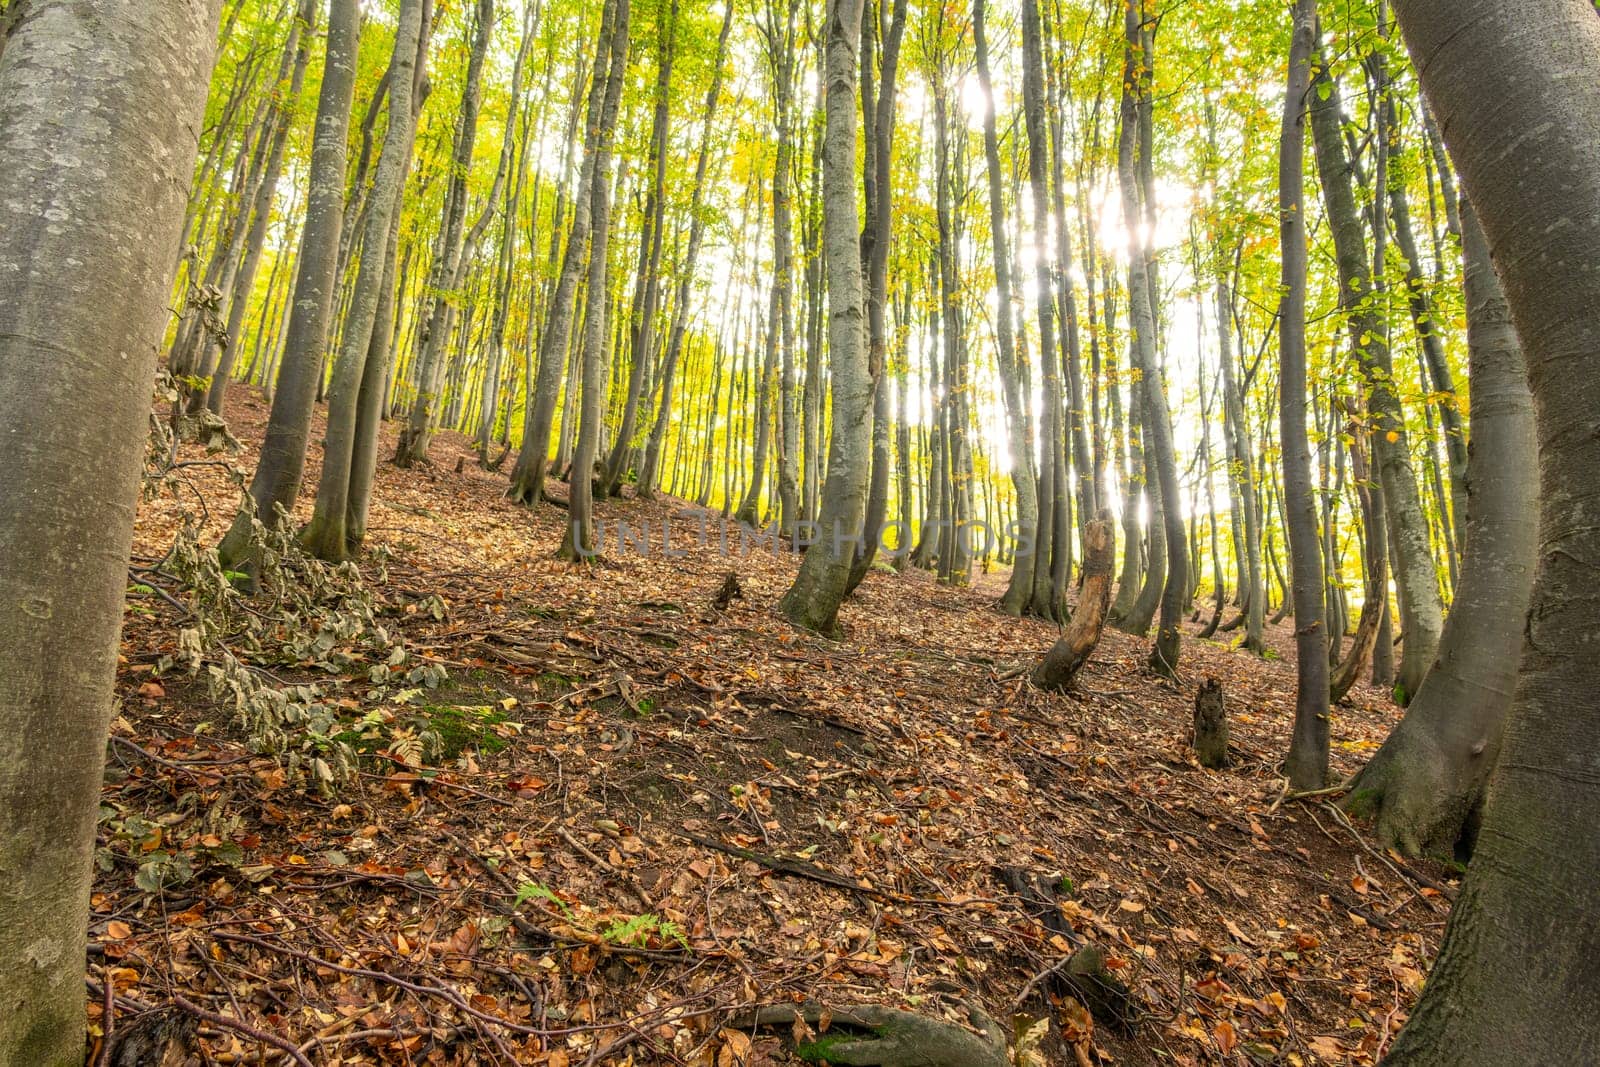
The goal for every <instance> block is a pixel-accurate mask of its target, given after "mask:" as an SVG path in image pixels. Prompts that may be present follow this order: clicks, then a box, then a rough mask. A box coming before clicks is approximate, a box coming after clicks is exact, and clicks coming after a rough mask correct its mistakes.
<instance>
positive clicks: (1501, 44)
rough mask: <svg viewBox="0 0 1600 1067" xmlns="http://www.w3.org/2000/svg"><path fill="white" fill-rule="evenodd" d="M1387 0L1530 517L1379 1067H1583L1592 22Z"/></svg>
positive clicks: (1594, 217)
mask: <svg viewBox="0 0 1600 1067" xmlns="http://www.w3.org/2000/svg"><path fill="white" fill-rule="evenodd" d="M1394 6H1395V11H1396V13H1397V14H1398V16H1399V20H1400V25H1401V28H1402V29H1403V30H1404V31H1405V35H1406V42H1407V44H1408V45H1409V46H1410V49H1411V54H1412V55H1413V56H1414V57H1415V60H1416V67H1417V70H1418V71H1419V72H1420V76H1421V80H1422V86H1423V89H1424V90H1425V91H1426V92H1427V95H1428V101H1429V103H1430V104H1431V105H1432V106H1433V111H1434V114H1435V115H1436V116H1437V117H1438V119H1439V126H1440V130H1441V132H1442V133H1443V135H1444V140H1445V143H1446V144H1447V145H1449V147H1450V151H1451V155H1452V156H1453V157H1454V159H1455V161H1456V164H1457V167H1458V170H1459V173H1460V176H1461V181H1462V188H1463V195H1464V197H1465V198H1466V199H1469V200H1470V201H1471V202H1472V204H1473V205H1474V206H1475V207H1476V208H1477V211H1478V216H1479V219H1480V220H1481V222H1482V224H1483V230H1484V234H1485V236H1486V237H1487V243H1488V247H1489V249H1490V251H1491V252H1492V254H1493V258H1494V262H1495V264H1496V266H1497V267H1498V268H1499V272H1500V279H1501V282H1502V283H1503V285H1504V288H1505V295H1506V299H1507V302H1508V304H1509V306H1510V309H1511V317H1512V321H1513V322H1514V324H1515V326H1516V328H1517V335H1518V337H1519V338H1520V340H1521V344H1522V350H1523V354H1524V356H1525V357H1526V361H1527V368H1528V381H1529V386H1530V387H1531V390H1532V394H1533V400H1534V414H1535V425H1536V428H1537V438H1538V444H1539V489H1540V493H1539V499H1540V508H1541V516H1540V526H1539V565H1538V570H1537V573H1536V578H1535V584H1534V589H1533V596H1532V600H1531V601H1530V611H1529V614H1528V621H1527V628H1526V630H1525V633H1524V638H1523V646H1522V661H1521V666H1520V668H1519V671H1518V675H1517V686H1516V695H1515V697H1514V698H1513V701H1512V706H1511V712H1510V715H1509V717H1508V718H1507V721H1506V725H1505V733H1504V737H1503V740H1502V742H1501V751H1500V758H1499V760H1498V762H1497V763H1496V765H1495V768H1494V771H1493V772H1492V775H1491V778H1490V782H1489V786H1488V790H1487V793H1486V798H1485V801H1484V808H1483V825H1482V829H1481V830H1480V832H1479V835H1478V843H1477V849H1476V852H1475V854H1474V856H1473V861H1472V866H1471V868H1470V869H1469V871H1468V872H1467V878H1466V882H1465V884H1464V885H1463V887H1462V891H1461V896H1460V897H1459V899H1458V900H1457V901H1456V905H1455V908H1454V910H1453V911H1452V913H1451V916H1450V923H1449V926H1448V927H1447V930H1446V934H1445V940H1444V945H1443V946H1442V948H1441V950H1440V954H1439V958H1438V961H1437V962H1436V964H1435V965H1434V969H1433V973H1432V974H1431V975H1430V977H1429V979H1428V984H1427V987H1426V988H1425V990H1424V991H1423V995H1422V999H1421V1000H1420V1001H1419V1002H1418V1003H1417V1006H1416V1008H1415V1009H1414V1010H1413V1012H1412V1015H1411V1020H1410V1022H1409V1023H1408V1024H1407V1026H1406V1029H1405V1031H1404V1032H1403V1033H1402V1034H1401V1035H1400V1037H1399V1038H1398V1039H1397V1040H1396V1042H1395V1045H1394V1048H1393V1050H1392V1051H1391V1052H1390V1056H1389V1060H1388V1062H1390V1063H1394V1064H1427V1065H1434V1064H1465V1063H1468V1062H1471V1063H1485V1062H1500V1063H1594V1062H1597V1061H1600V1030H1597V1029H1596V1027H1595V1025H1594V1018H1593V1012H1592V1011H1591V1010H1590V1008H1591V1006H1592V1005H1594V1004H1596V1003H1600V969H1597V968H1596V966H1595V958H1596V954H1597V953H1600V926H1597V921H1600V920H1597V916H1600V883H1597V881H1596V878H1595V872H1596V871H1597V870H1600V835H1597V834H1596V833H1595V832H1594V827H1595V823H1596V820H1597V819H1600V775H1597V774H1596V772H1595V751H1596V748H1597V747H1600V716H1597V715H1596V713H1595V708H1596V703H1595V698H1594V694H1595V692H1596V690H1597V689H1600V658H1597V657H1596V656H1595V654H1594V649H1593V647H1592V646H1593V641H1592V634H1593V631H1594V620H1595V618H1596V617H1597V616H1600V583H1597V582H1596V581H1595V566H1596V562H1595V561H1596V560H1597V559H1600V524H1597V523H1596V522H1595V521H1594V515H1595V514H1596V510H1597V508H1600V492H1597V489H1596V479H1595V471H1596V470H1600V437H1597V436H1596V434H1595V433H1594V415H1595V412H1596V411H1600V365H1597V363H1600V358H1597V353H1600V312H1597V310H1596V309H1600V272H1597V271H1596V270H1595V269H1594V267H1593V264H1594V262H1595V260H1596V256H1597V254H1600V170H1597V169H1596V168H1595V166H1594V145H1595V143H1596V141H1597V140H1600V81H1596V79H1595V78H1594V76H1593V75H1594V71H1595V70H1597V69H1600V18H1596V15H1595V9H1594V6H1593V5H1592V4H1591V3H1588V2H1586V0H1524V2H1523V3H1521V4H1517V5H1508V4H1504V3H1499V2H1494V0H1397V2H1396V3H1395V5H1394ZM1475 433H1476V431H1475ZM1473 447H1474V448H1475V449H1477V448H1480V447H1482V446H1481V444H1479V443H1477V442H1475V443H1474V446H1473ZM1468 550H1469V551H1475V549H1474V548H1473V545H1472V540H1471V536H1469V538H1468Z"/></svg>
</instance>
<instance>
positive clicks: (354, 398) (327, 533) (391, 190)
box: [300, 0, 423, 562]
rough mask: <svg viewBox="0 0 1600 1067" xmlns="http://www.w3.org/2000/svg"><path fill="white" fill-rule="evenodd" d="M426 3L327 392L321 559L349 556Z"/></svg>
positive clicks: (404, 36) (414, 19) (413, 36)
mask: <svg viewBox="0 0 1600 1067" xmlns="http://www.w3.org/2000/svg"><path fill="white" fill-rule="evenodd" d="M422 4H423V0H401V5H400V15H399V21H398V22H397V23H396V26H395V41H394V58H393V60H392V61H391V67H392V69H393V72H394V76H393V77H392V78H390V80H389V124H388V128H387V129H386V130H385V131H384V135H383V151H382V155H381V156H379V158H378V167H377V171H376V174H375V176H374V178H373V182H372V192H371V194H370V195H369V197H368V205H367V211H366V215H365V217H364V218H363V219H362V223H361V224H362V230H363V232H362V234H361V240H360V247H361V249H362V256H361V264H360V267H359V268H358V270H357V275H356V284H355V289H354V291H353V293H352V297H351V302H350V311H349V313H348V315H347V317H346V321H345V326H344V333H343V335H342V337H341V338H340V346H339V355H338V358H337V360H336V361H335V362H334V365H333V383H332V385H331V386H330V387H329V389H328V425H327V430H326V432H325V433H324V435H323V440H322V476H321V478H320V479H319V480H318V482H317V503H316V509H315V511H314V512H313V513H312V517H311V524H310V525H309V526H308V527H306V529H305V530H304V531H302V532H301V535H300V536H301V540H302V542H303V543H304V544H305V546H306V548H307V550H308V551H310V552H311V553H312V554H314V555H316V556H317V557H318V558H320V559H325V560H330V561H335V562H337V561H340V560H343V559H346V558H348V556H349V554H350V547H351V546H350V541H349V527H348V521H349V519H348V512H349V506H350V473H351V470H352V465H353V462H354V457H355V448H356V423H357V418H358V414H357V413H358V407H359V401H360V395H361V380H362V378H363V376H364V375H365V371H366V366H367V355H368V351H369V349H370V348H371V343H372V331H373V326H374V324H375V323H376V321H377V317H378V310H379V308H378V304H379V300H380V298H381V296H382V293H383V288H384V280H385V278H386V277H387V275H388V272H389V263H388V257H387V255H385V249H387V247H388V237H389V227H390V223H391V221H392V219H393V215H394V213H395V212H397V211H399V210H400V194H401V191H402V186H403V184H404V181H405V174H406V170H407V169H408V168H409V166H410V162H411V148H412V141H413V140H414V137H415V133H416V116H415V113H414V112H413V110H412V106H411V101H412V95H413V88H414V76H415V74H416V71H417V68H418V64H419V62H420V61H421V57H419V56H418V45H419V43H420V40H421V37H422Z"/></svg>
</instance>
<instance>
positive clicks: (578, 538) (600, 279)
mask: <svg viewBox="0 0 1600 1067" xmlns="http://www.w3.org/2000/svg"><path fill="white" fill-rule="evenodd" d="M629 14H630V4H629V0H616V12H615V15H614V24H613V26H612V32H611V34H610V45H611V54H610V59H609V64H608V65H606V66H605V68H604V69H606V70H607V71H608V73H607V76H606V77H605V79H604V85H605V101H604V103H603V105H602V107H601V111H600V126H599V131H598V136H597V137H596V138H595V146H594V192H593V195H592V196H591V197H590V199H589V208H590V212H591V215H592V217H591V219H590V223H589V232H590V248H589V299H588V302H587V304H586V305H585V307H584V312H583V355H582V357H581V364H580V366H581V371H580V375H579V377H580V379H581V386H582V393H581V399H580V401H579V404H578V436H577V439H576V441H575V442H574V445H573V450H572V473H571V475H570V476H569V477H568V480H567V485H568V487H569V490H570V491H569V495H568V498H567V499H568V504H567V531H566V534H565V535H564V536H563V537H562V540H561V547H560V548H559V549H558V550H557V552H556V554H557V555H558V556H559V557H561V558H562V559H568V560H578V559H584V558H588V557H590V556H593V555H594V554H595V553H597V552H598V551H599V549H600V546H599V544H598V542H597V538H596V530H595V521H594V488H595V477H596V474H597V473H598V472H597V471H596V469H595V467H596V463H597V462H598V460H599V456H600V449H601V441H600V437H601V434H602V433H603V431H604V426H603V425H602V424H603V422H604V419H605V387H606V378H605V375H606V360H605V346H606V325H607V323H608V321H609V315H610V310H611V305H610V301H609V299H608V298H607V297H608V294H609V292H610V287H609V284H608V282H607V279H608V277H609V269H608V268H609V266H610V263H609V257H608V252H609V247H610V240H611V183H610V182H609V181H608V180H607V179H608V176H609V175H610V173H611V146H612V139H613V137H614V135H615V131H616V126H617V112H618V110H619V108H620V106H621V102H622V86H623V82H624V81H625V80H626V77H627V72H628V46H629V37H628V29H629V27H628V19H629ZM600 69H602V67H601V65H600V64H597V65H596V71H597V73H596V82H597V83H599V82H600V81H601V79H600V78H599V74H598V71H599V70H600Z"/></svg>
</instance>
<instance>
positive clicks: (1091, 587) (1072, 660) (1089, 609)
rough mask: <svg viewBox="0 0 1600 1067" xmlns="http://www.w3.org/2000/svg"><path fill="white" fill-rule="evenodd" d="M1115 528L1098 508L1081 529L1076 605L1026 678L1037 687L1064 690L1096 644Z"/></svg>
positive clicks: (1108, 587) (1101, 626)
mask: <svg viewBox="0 0 1600 1067" xmlns="http://www.w3.org/2000/svg"><path fill="white" fill-rule="evenodd" d="M1115 529H1116V527H1115V525H1114V524H1113V522H1112V519H1111V512H1109V511H1105V510H1102V511H1101V512H1100V513H1099V514H1098V515H1097V516H1095V519H1094V521H1093V522H1091V523H1089V528H1088V529H1087V530H1086V531H1085V532H1084V539H1083V542H1084V556H1083V586H1082V588H1081V589H1080V590H1079V593H1078V605H1077V607H1075V608H1074V609H1073V611H1072V618H1071V619H1070V620H1069V621H1068V623H1067V625H1066V628H1065V629H1064V630H1062V632H1061V637H1060V638H1059V639H1058V640H1057V641H1056V643H1055V645H1054V646H1053V647H1052V648H1051V649H1050V651H1049V652H1046V653H1045V656H1044V659H1042V660H1040V661H1039V664H1038V666H1036V667H1034V669H1033V673H1032V674H1031V675H1030V678H1031V679H1032V681H1033V684H1034V685H1036V686H1038V687H1039V688H1041V689H1066V688H1067V687H1069V686H1070V685H1071V684H1072V680H1073V679H1074V678H1076V677H1077V675H1078V672H1079V671H1081V670H1082V669H1083V667H1084V665H1085V664H1087V663H1088V662H1089V657H1090V656H1092V655H1094V650H1095V648H1096V647H1097V646H1098V645H1099V644H1100V634H1101V632H1102V631H1104V630H1105V625H1106V610H1107V609H1108V608H1109V607H1110V606H1111V570H1112V564H1114V563H1115V562H1116V555H1117V552H1116V540H1115V537H1114V533H1113V531H1114V530H1115Z"/></svg>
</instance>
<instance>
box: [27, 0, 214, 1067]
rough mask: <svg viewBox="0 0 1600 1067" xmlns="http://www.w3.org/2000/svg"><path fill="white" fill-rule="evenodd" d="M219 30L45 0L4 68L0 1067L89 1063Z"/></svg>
mask: <svg viewBox="0 0 1600 1067" xmlns="http://www.w3.org/2000/svg"><path fill="white" fill-rule="evenodd" d="M217 15H218V5H217V4H215V3H194V2H189V0H149V2H146V3H142V4H138V5H132V4H128V3H125V2H123V0H32V2H30V4H29V8H28V17H27V19H26V20H24V21H23V22H21V23H19V24H18V25H17V26H15V27H14V28H12V29H11V30H10V31H9V36H7V37H6V38H5V41H4V43H5V52H4V55H3V57H0V159H4V160H5V165H4V166H3V167H0V211H3V212H4V218H5V221H4V223H3V224H0V425H3V426H5V427H6V432H5V433H4V434H0V499H4V500H5V502H6V508H5V511H4V513H3V514H0V600H3V602H4V604H5V610H4V611H0V729H3V736H4V741H3V742H0V871H3V872H4V882H3V885H0V1063H7V1064H18V1065H21V1064H27V1065H29V1067H80V1065H81V1064H82V1063H83V1062H84V988H83V970H84V951H85V930H86V922H85V920H86V916H87V913H88V905H89V885H90V876H91V870H92V858H93V854H94V848H95V819H96V815H97V814H98V811H99V801H100V785H101V771H102V768H103V766H104V762H105V744H106V732H107V729H108V727H109V725H110V722H111V714H112V684H113V678H114V675H115V672H116V663H117V638H118V633H119V631H120V629H121V624H122V600H123V593H124V590H125V589H126V588H127V584H128V556H129V553H130V552H131V551H132V545H133V513H134V505H135V503H136V501H137V498H138V486H139V468H140V461H141V459H142V458H143V455H144V441H145V436H146V432H147V430H148V427H149V416H150V385H151V377H152V375H153V373H154V371H155V362H156V361H155V350H156V346H157V345H159V344H160V343H161V334H162V330H163V328H164V326H165V324H166V319H167V310H166V300H165V297H166V295H167V293H168V287H169V286H170V284H171V273H172V267H173V262H174V260H175V258H176V254H177V245H178V240H179V235H180V234H181V232H182V230H183V215H184V206H185V204H186V202H187V200H188V195H189V185H190V182H191V181H192V180H193V178H194V171H195V163H196V160H197V157H198V155H199V140H198V134H199V130H200V125H201V122H202V117H203V114H204V109H205V96H206V85H207V81H208V75H209V73H210V70H211V61H212V53H213V48H214V46H215V42H216V34H217ZM62 116H71V118H72V121H69V122H63V121H62Z"/></svg>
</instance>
